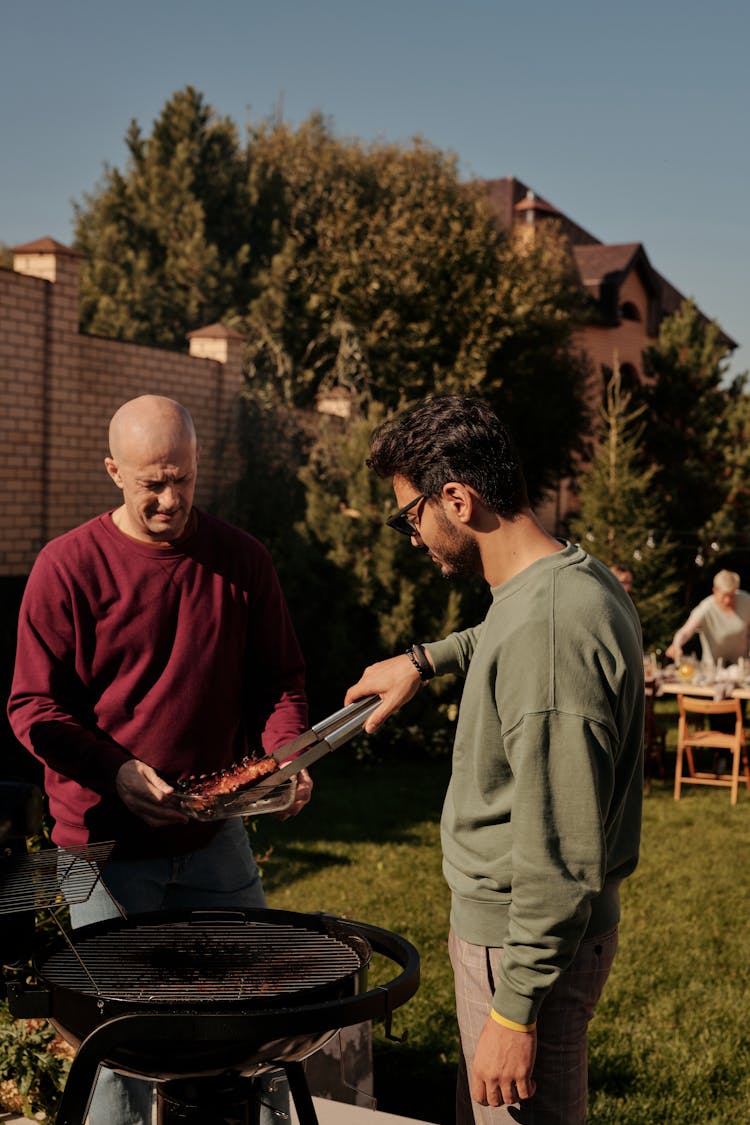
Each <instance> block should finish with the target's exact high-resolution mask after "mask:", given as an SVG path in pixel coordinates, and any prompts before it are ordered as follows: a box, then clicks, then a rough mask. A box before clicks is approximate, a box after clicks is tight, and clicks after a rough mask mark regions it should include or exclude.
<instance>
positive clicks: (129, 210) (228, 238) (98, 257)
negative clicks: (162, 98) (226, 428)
mask: <svg viewBox="0 0 750 1125" xmlns="http://www.w3.org/2000/svg"><path fill="white" fill-rule="evenodd" d="M126 144H127V148H128V151H129V154H130V158H129V163H128V167H127V168H126V170H125V172H124V173H123V172H120V171H118V170H117V169H116V168H108V169H106V171H105V173H104V177H103V180H102V183H101V184H100V185H99V187H98V188H97V189H96V190H95V191H94V192H92V193H91V194H89V195H88V196H86V197H85V199H84V203H83V204H81V205H77V206H76V208H75V211H76V222H75V244H76V246H77V248H78V249H79V250H81V251H83V253H84V264H83V270H82V276H81V324H82V327H83V329H84V330H85V331H87V332H91V333H95V334H99V335H104V336H115V337H119V338H121V339H126V340H135V341H137V342H139V343H147V344H157V345H165V346H170V347H177V348H183V347H185V336H186V334H187V332H188V331H190V330H191V329H193V328H196V327H199V326H200V325H203V324H207V323H211V322H213V321H216V320H219V319H224V318H226V317H227V316H229V315H231V314H232V313H233V312H236V311H237V309H238V308H244V307H245V306H246V305H247V302H248V300H249V299H250V290H249V288H248V278H247V262H248V259H249V253H250V251H249V246H248V243H247V241H246V233H247V222H246V220H245V215H246V213H247V191H246V186H245V185H246V179H247V165H246V154H245V153H243V151H242V150H241V148H240V145H239V142H238V139H237V134H236V130H235V128H234V126H233V125H232V123H231V122H230V121H229V120H227V119H225V120H219V119H217V118H215V117H214V115H213V113H212V111H211V110H210V108H209V107H208V106H206V105H205V103H204V101H203V97H202V95H201V94H199V93H198V92H197V91H195V90H194V89H193V88H192V87H190V86H188V87H187V88H186V89H185V90H182V91H179V92H178V93H176V94H175V95H174V96H173V97H172V98H171V99H170V100H169V101H168V102H167V103H166V105H165V106H164V108H163V110H162V112H161V114H160V116H159V118H158V119H157V121H156V122H155V123H154V127H153V131H152V133H151V135H150V136H149V137H147V138H144V137H143V135H142V134H141V131H140V129H139V127H138V125H137V124H136V122H135V121H133V122H132V123H131V125H130V128H129V130H128V133H127V137H126Z"/></svg>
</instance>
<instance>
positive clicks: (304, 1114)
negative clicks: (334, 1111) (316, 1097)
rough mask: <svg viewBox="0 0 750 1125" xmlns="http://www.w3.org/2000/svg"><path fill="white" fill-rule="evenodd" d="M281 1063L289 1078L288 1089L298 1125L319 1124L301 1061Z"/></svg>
mask: <svg viewBox="0 0 750 1125" xmlns="http://www.w3.org/2000/svg"><path fill="white" fill-rule="evenodd" d="M282 1065H283V1067H284V1070H285V1071H286V1076H287V1078H288V1080H289V1091H290V1093H291V1095H292V1099H293V1101H294V1108H295V1109H296V1110H297V1117H298V1118H299V1125H320V1123H319V1121H318V1115H317V1113H316V1112H315V1106H314V1105H313V1100H312V1097H311V1096H310V1087H309V1086H308V1085H307V1079H306V1078H305V1068H304V1067H303V1066H302V1063H299V1062H288V1063H283V1064H282Z"/></svg>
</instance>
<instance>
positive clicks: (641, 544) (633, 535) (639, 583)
mask: <svg viewBox="0 0 750 1125" xmlns="http://www.w3.org/2000/svg"><path fill="white" fill-rule="evenodd" d="M632 397H633V396H632V395H631V394H630V393H629V392H626V391H624V390H623V389H622V385H621V380H620V371H619V365H618V363H617V361H616V360H615V365H614V370H613V373H612V376H611V378H610V380H609V382H608V383H607V387H606V391H605V397H604V403H603V405H602V407H601V420H602V423H603V427H602V432H601V435H600V438H599V440H598V443H597V446H596V449H595V452H594V456H593V460H592V461H591V464H590V466H589V468H588V470H587V471H586V472H585V474H584V475H583V476H582V477H581V479H580V482H579V501H580V514H579V515H578V517H577V518H576V519H575V520H573V521H572V524H571V526H572V532H573V535H574V536H575V537H576V538H577V539H579V540H580V542H581V543H582V544H583V545H584V547H585V548H586V549H587V550H590V551H591V553H592V554H593V555H596V557H597V558H599V559H601V561H602V562H603V563H605V564H606V565H607V566H612V565H613V564H615V563H619V564H620V565H623V566H627V567H628V569H630V570H631V571H632V574H633V599H634V601H635V603H636V605H637V608H638V612H639V614H640V618H641V623H642V625H643V635H644V643H645V645H646V646H647V647H661V646H664V647H666V643H668V641H669V639H670V638H671V636H672V634H673V632H674V628H675V621H676V618H677V617H678V616H679V609H678V608H677V603H676V595H677V591H678V585H677V583H676V581H675V577H674V567H673V558H674V551H675V545H674V543H673V541H672V540H671V538H670V535H669V531H668V525H666V524H665V522H664V515H663V512H662V510H661V508H660V505H659V502H658V499H657V494H656V492H655V491H654V486H653V481H654V476H655V470H654V469H653V468H646V469H644V468H643V467H642V448H641V441H642V432H643V423H642V418H643V414H644V412H645V409H646V408H645V406H644V405H643V404H641V405H640V406H633V405H632ZM639 420H641V421H640V422H639Z"/></svg>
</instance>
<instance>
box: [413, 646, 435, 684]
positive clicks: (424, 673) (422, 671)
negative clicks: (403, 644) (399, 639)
mask: <svg viewBox="0 0 750 1125" xmlns="http://www.w3.org/2000/svg"><path fill="white" fill-rule="evenodd" d="M406 655H407V656H408V657H409V659H410V660H411V662H412V664H413V665H414V667H415V668H416V669H417V671H418V672H419V678H420V680H421V681H422V683H423V684H426V683H427V681H428V680H431V679H432V677H433V676H434V675H435V669H434V668H433V667H432V665H431V664H430V662H429V660H428V659H427V653H426V652H425V650H424V649H423V648H422V646H421V645H409V647H408V648H407V650H406Z"/></svg>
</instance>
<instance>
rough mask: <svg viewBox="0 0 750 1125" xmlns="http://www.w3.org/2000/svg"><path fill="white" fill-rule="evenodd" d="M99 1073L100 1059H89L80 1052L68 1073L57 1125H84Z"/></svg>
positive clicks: (56, 1120) (56, 1121) (58, 1111)
mask: <svg viewBox="0 0 750 1125" xmlns="http://www.w3.org/2000/svg"><path fill="white" fill-rule="evenodd" d="M98 1073H99V1059H98V1058H89V1057H87V1056H86V1055H82V1054H81V1052H80V1051H79V1053H78V1054H77V1055H76V1057H75V1058H74V1059H73V1062H72V1064H71V1067H70V1071H69V1073H68V1078H67V1081H66V1083H65V1089H64V1090H63V1092H62V1097H61V1098H60V1105H59V1106H58V1109H57V1116H56V1117H55V1125H84V1122H85V1121H86V1114H87V1113H88V1108H89V1102H90V1101H91V1097H92V1094H93V1093H94V1086H95V1085H96V1076H97V1074H98Z"/></svg>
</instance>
